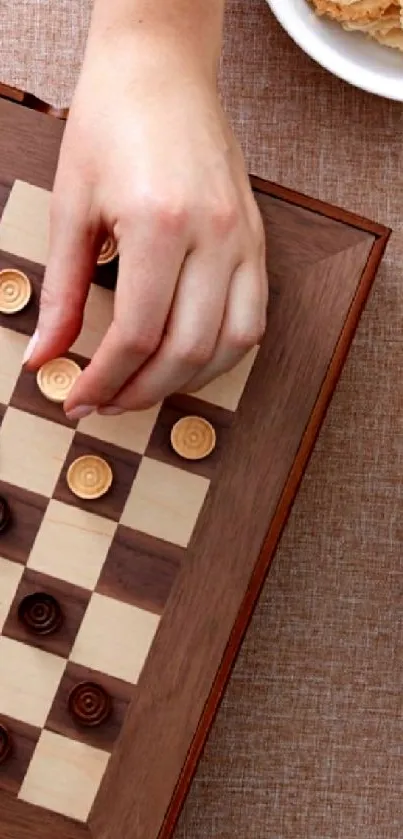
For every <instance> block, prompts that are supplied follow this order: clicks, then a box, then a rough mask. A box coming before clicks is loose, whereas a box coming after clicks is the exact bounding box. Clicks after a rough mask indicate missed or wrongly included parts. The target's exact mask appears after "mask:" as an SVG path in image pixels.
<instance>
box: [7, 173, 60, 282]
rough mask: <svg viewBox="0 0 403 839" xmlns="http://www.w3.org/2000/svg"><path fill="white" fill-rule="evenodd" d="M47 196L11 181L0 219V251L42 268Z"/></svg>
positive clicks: (46, 236)
mask: <svg viewBox="0 0 403 839" xmlns="http://www.w3.org/2000/svg"><path fill="white" fill-rule="evenodd" d="M50 201H51V193H50V192H49V191H48V190H46V189H41V188H40V187H38V186H32V184H28V183H25V182H24V181H15V183H14V184H13V186H12V189H11V192H10V195H9V197H8V201H7V204H6V206H5V208H4V211H3V215H2V218H1V220H0V250H2V251H6V252H7V253H12V254H14V255H15V256H22V257H23V258H24V259H28V260H30V261H31V262H36V263H37V264H38V265H46V261H47V257H48V249H49V219H50Z"/></svg>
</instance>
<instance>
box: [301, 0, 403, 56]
mask: <svg viewBox="0 0 403 839" xmlns="http://www.w3.org/2000/svg"><path fill="white" fill-rule="evenodd" d="M310 2H311V3H312V5H313V6H314V7H315V10H316V12H317V14H319V15H326V16H327V17H329V18H332V19H333V20H337V21H338V22H339V23H340V24H341V25H342V26H343V27H344V29H348V30H355V31H360V32H364V33H366V34H367V35H370V36H371V37H372V38H374V39H375V40H376V41H378V42H379V43H380V44H383V45H384V46H388V47H394V48H395V49H399V50H402V51H403V0H393V2H391V0H310Z"/></svg>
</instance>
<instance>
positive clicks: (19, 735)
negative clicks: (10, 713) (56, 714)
mask: <svg viewBox="0 0 403 839" xmlns="http://www.w3.org/2000/svg"><path fill="white" fill-rule="evenodd" d="M0 724H1V725H2V726H4V727H5V728H6V729H7V731H8V733H9V735H10V738H11V749H10V752H9V754H8V756H7V758H6V760H5V761H4V763H0V789H1V790H4V791H6V792H10V793H14V794H18V792H19V790H20V787H21V784H22V781H23V780H24V777H25V773H26V771H27V769H28V765H29V762H30V760H31V757H32V755H33V752H34V749H35V746H36V744H37V742H38V740H39V735H40V733H41V732H40V729H39V728H35V727H34V726H32V725H27V724H26V723H23V722H17V721H16V720H11V719H9V718H8V717H5V716H0Z"/></svg>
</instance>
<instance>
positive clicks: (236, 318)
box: [183, 260, 268, 393]
mask: <svg viewBox="0 0 403 839" xmlns="http://www.w3.org/2000/svg"><path fill="white" fill-rule="evenodd" d="M267 288H268V282H267V276H266V271H265V268H264V263H263V262H262V260H260V265H259V266H258V267H257V268H256V269H254V268H253V267H252V266H251V265H249V264H243V265H242V266H241V267H240V268H239V269H238V270H237V272H236V273H235V275H234V277H233V278H232V282H231V287H230V289H229V295H228V301H227V307H226V313H225V318H224V322H223V325H222V330H221V334H220V340H219V342H218V345H217V348H216V352H215V353H214V356H213V358H212V359H211V361H210V363H209V364H207V365H206V366H205V367H204V368H202V369H201V370H199V371H198V373H197V374H196V376H194V377H193V379H190V380H189V381H188V382H187V383H186V386H185V388H183V390H185V391H186V392H187V393H195V392H196V391H198V390H200V389H201V388H202V387H204V386H205V385H207V384H208V383H209V382H210V381H212V380H213V379H216V378H217V377H218V376H221V375H222V374H223V373H227V372H228V371H229V370H231V369H232V368H233V367H235V366H236V365H237V364H238V363H239V362H240V361H241V360H242V358H243V357H244V355H245V354H246V353H247V352H248V351H249V350H251V349H252V348H253V347H255V346H256V344H258V343H259V341H260V340H261V338H262V336H263V334H264V331H265V328H266V312H267V294H268V292H267Z"/></svg>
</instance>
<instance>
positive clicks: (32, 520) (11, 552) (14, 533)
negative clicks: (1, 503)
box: [0, 410, 47, 565]
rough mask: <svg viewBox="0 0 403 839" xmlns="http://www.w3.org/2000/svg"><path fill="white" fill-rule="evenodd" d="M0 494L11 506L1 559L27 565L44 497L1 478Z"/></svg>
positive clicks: (37, 529) (3, 537) (45, 503)
mask: <svg viewBox="0 0 403 839" xmlns="http://www.w3.org/2000/svg"><path fill="white" fill-rule="evenodd" d="M0 415H1V410H0ZM0 418H1V417H0ZM0 495H1V496H3V498H5V499H6V501H7V502H8V504H9V507H10V508H11V509H12V516H11V520H10V523H9V525H8V527H7V529H6V530H4V531H3V532H2V534H1V545H0V554H1V556H2V557H4V559H11V560H13V562H20V563H21V564H22V565H26V563H27V562H28V558H29V555H30V553H31V550H32V546H33V544H34V541H35V539H36V537H37V534H38V531H39V528H40V525H41V522H42V519H43V516H44V513H45V510H46V506H47V500H46V498H43V496H42V495H37V494H36V493H34V492H29V491H28V490H25V489H21V488H19V487H16V486H11V484H6V483H5V482H4V481H0Z"/></svg>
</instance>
